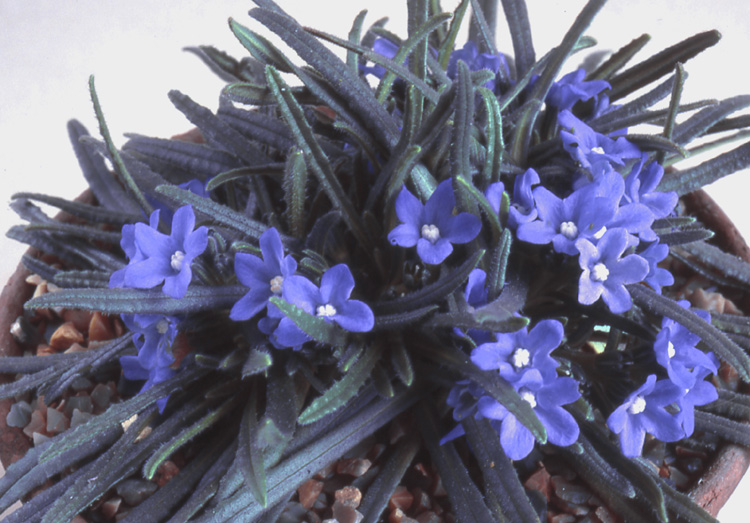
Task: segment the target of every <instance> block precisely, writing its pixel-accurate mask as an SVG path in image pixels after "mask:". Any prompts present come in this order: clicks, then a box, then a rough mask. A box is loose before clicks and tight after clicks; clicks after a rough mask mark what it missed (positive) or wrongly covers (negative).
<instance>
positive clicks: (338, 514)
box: [333, 501, 365, 523]
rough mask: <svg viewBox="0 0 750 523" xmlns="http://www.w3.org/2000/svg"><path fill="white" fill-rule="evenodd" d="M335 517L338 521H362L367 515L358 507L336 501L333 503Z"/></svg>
mask: <svg viewBox="0 0 750 523" xmlns="http://www.w3.org/2000/svg"><path fill="white" fill-rule="evenodd" d="M333 517H334V519H335V520H336V521H338V523H360V522H361V521H362V520H363V519H364V517H365V516H364V515H363V514H362V513H361V512H360V511H358V510H357V509H355V508H353V507H350V506H348V505H344V504H343V503H340V502H338V501H336V502H335V503H334V504H333Z"/></svg>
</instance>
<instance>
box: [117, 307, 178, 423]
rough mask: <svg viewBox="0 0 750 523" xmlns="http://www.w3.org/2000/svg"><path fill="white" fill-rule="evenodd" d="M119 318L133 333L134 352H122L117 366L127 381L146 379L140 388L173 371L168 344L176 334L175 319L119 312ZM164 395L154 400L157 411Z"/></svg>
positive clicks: (170, 343) (144, 388)
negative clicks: (136, 350)
mask: <svg viewBox="0 0 750 523" xmlns="http://www.w3.org/2000/svg"><path fill="white" fill-rule="evenodd" d="M122 320H123V322H124V323H125V325H126V326H127V327H128V329H130V330H131V332H132V333H133V343H134V344H135V346H136V347H137V348H138V355H137V356H131V355H127V356H122V357H121V358H120V366H121V367H122V373H123V376H125V379H128V380H131V381H142V380H146V383H144V385H143V387H141V390H140V392H143V391H145V390H148V389H150V388H151V387H153V386H154V385H156V384H158V383H161V382H162V381H165V380H167V379H169V378H171V377H172V376H174V375H175V373H176V370H175V369H173V368H171V367H170V365H172V364H173V363H174V361H175V358H174V356H173V355H172V351H171V347H172V343H173V342H174V339H175V337H176V336H177V325H178V323H179V319H178V318H175V317H173V316H163V315H159V314H123V315H122ZM167 399H168V398H167V397H164V398H161V399H159V400H158V401H157V405H158V407H159V412H163V411H164V407H165V406H166V404H167Z"/></svg>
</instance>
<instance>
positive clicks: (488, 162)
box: [477, 87, 505, 185]
mask: <svg viewBox="0 0 750 523" xmlns="http://www.w3.org/2000/svg"><path fill="white" fill-rule="evenodd" d="M477 92H478V93H479V95H480V96H481V97H482V102H484V107H485V110H486V112H487V129H486V132H487V145H486V147H487V155H486V157H485V163H484V170H483V171H482V177H483V178H484V183H485V184H486V185H489V184H491V183H495V182H498V181H500V166H501V165H502V163H503V153H504V152H505V140H504V138H503V115H502V112H501V111H500V104H499V103H498V101H497V96H495V93H493V92H492V91H490V90H489V89H487V88H486V87H479V88H477Z"/></svg>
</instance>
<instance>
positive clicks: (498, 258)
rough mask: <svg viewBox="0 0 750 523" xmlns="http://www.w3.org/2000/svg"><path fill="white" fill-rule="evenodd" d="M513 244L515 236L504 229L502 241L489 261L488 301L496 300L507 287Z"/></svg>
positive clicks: (494, 249) (493, 251)
mask: <svg viewBox="0 0 750 523" xmlns="http://www.w3.org/2000/svg"><path fill="white" fill-rule="evenodd" d="M512 243H513V235H512V234H511V232H510V231H509V230H508V229H503V232H502V235H501V236H500V241H499V242H498V243H497V245H496V246H495V247H494V248H493V249H492V255H491V257H490V259H489V270H488V271H487V299H488V300H490V301H493V300H495V298H497V297H498V296H500V293H501V292H502V290H503V287H505V273H506V271H507V270H508V260H509V259H510V248H511V245H512Z"/></svg>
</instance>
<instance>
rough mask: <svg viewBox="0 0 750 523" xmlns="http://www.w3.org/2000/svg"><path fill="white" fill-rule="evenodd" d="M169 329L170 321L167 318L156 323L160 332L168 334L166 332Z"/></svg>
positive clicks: (157, 330)
mask: <svg viewBox="0 0 750 523" xmlns="http://www.w3.org/2000/svg"><path fill="white" fill-rule="evenodd" d="M168 330H169V322H168V321H167V320H165V319H163V318H162V319H161V320H159V323H157V324H156V332H158V333H159V334H166V332H167V331H168Z"/></svg>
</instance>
